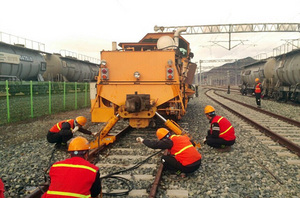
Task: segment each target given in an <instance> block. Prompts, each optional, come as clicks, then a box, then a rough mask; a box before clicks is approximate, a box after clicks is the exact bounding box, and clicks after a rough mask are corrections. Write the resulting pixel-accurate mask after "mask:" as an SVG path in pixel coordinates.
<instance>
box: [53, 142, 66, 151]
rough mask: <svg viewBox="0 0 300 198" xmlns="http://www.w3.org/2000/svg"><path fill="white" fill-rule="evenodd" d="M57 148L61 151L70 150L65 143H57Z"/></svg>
mask: <svg viewBox="0 0 300 198" xmlns="http://www.w3.org/2000/svg"><path fill="white" fill-rule="evenodd" d="M55 148H56V149H59V150H67V149H68V145H67V143H64V142H62V143H56V144H55Z"/></svg>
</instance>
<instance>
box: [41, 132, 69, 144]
mask: <svg viewBox="0 0 300 198" xmlns="http://www.w3.org/2000/svg"><path fill="white" fill-rule="evenodd" d="M72 137H73V133H72V131H71V130H61V131H59V132H58V133H53V132H50V131H48V134H47V140H48V142H50V143H67V142H68V140H70V139H71V138H72Z"/></svg>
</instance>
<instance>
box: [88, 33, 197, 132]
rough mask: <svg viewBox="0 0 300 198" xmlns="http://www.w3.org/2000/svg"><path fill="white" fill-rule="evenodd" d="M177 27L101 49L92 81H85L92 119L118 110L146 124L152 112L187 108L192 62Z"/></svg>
mask: <svg viewBox="0 0 300 198" xmlns="http://www.w3.org/2000/svg"><path fill="white" fill-rule="evenodd" d="M182 31H185V28H181V29H178V30H177V31H176V32H175V33H174V32H172V33H171V32H169V33H148V34H147V35H146V36H144V38H142V39H141V40H140V41H139V42H137V43H120V44H119V46H120V47H121V48H122V49H121V50H117V48H116V43H113V50H112V51H102V52H101V64H100V71H99V75H98V77H97V83H94V86H93V85H91V86H90V89H91V90H90V94H91V96H90V97H91V119H92V122H108V120H110V119H111V118H113V117H114V116H116V115H117V116H118V117H119V118H123V119H126V120H129V125H130V126H131V127H133V128H145V127H148V126H149V125H150V124H151V125H152V124H153V123H154V124H155V118H156V115H157V114H156V113H159V114H158V115H160V114H161V115H163V116H167V117H169V118H173V119H180V118H181V117H182V116H183V115H184V114H185V113H186V107H187V103H188V101H189V99H190V98H191V97H193V94H194V93H195V91H194V89H193V87H192V83H193V78H194V73H195V70H196V64H195V63H192V62H191V59H192V58H193V53H192V52H191V51H190V45H189V43H188V42H187V41H186V40H185V39H184V38H183V37H181V36H180V33H181V32H182ZM119 118H118V119H119ZM116 120H117V119H116Z"/></svg>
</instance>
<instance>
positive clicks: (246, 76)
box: [240, 60, 266, 95]
mask: <svg viewBox="0 0 300 198" xmlns="http://www.w3.org/2000/svg"><path fill="white" fill-rule="evenodd" d="M265 63H266V61H265V60H261V61H256V62H254V63H251V64H249V65H246V66H244V67H243V69H242V71H241V82H242V84H241V90H240V91H241V93H242V94H243V95H247V94H252V93H254V86H255V84H256V83H255V79H256V78H259V79H260V81H261V82H262V80H263V79H264V65H265Z"/></svg>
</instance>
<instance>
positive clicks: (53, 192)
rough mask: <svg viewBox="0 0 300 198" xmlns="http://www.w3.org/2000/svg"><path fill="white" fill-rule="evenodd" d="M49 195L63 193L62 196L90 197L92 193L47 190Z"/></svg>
mask: <svg viewBox="0 0 300 198" xmlns="http://www.w3.org/2000/svg"><path fill="white" fill-rule="evenodd" d="M47 194H48V195H62V196H70V197H79V198H89V197H91V195H90V194H89V195H81V194H77V193H71V192H62V191H50V190H48V191H47Z"/></svg>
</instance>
